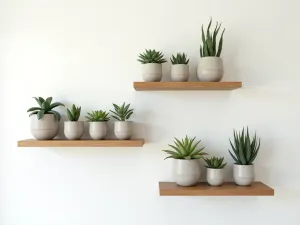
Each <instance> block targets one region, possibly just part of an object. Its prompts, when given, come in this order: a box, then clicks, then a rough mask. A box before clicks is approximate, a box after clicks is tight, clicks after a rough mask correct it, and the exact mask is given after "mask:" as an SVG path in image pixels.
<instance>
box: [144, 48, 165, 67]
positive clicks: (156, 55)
mask: <svg viewBox="0 0 300 225" xmlns="http://www.w3.org/2000/svg"><path fill="white" fill-rule="evenodd" d="M138 61H139V62H141V63H142V64H147V63H158V64H162V63H165V62H167V60H166V59H165V58H164V54H163V53H162V52H160V51H156V50H155V49H153V50H151V49H145V52H144V53H141V54H139V56H138Z"/></svg>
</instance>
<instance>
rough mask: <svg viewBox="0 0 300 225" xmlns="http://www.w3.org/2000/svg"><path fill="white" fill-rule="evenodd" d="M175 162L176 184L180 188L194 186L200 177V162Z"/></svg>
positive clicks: (179, 160) (180, 160) (194, 160)
mask: <svg viewBox="0 0 300 225" xmlns="http://www.w3.org/2000/svg"><path fill="white" fill-rule="evenodd" d="M174 160H175V167H174V169H175V171H174V179H175V182H176V184H178V185H180V186H192V185H195V184H196V183H197V182H198V181H199V178H200V176H201V168H200V162H199V160H198V159H192V160H183V159H174Z"/></svg>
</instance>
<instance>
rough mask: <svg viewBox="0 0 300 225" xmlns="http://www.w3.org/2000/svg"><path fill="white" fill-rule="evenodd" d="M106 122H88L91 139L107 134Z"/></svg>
mask: <svg viewBox="0 0 300 225" xmlns="http://www.w3.org/2000/svg"><path fill="white" fill-rule="evenodd" d="M107 131H108V124H107V122H90V128H89V133H90V136H91V138H92V139H94V140H102V139H105V137H106V136H107Z"/></svg>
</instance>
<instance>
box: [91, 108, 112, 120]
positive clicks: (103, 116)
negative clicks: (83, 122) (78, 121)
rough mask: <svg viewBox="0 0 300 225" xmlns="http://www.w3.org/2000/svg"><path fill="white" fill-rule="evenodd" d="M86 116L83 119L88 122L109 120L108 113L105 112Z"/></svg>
mask: <svg viewBox="0 0 300 225" xmlns="http://www.w3.org/2000/svg"><path fill="white" fill-rule="evenodd" d="M87 114H88V115H87V116H86V117H85V118H87V119H88V121H89V122H107V121H109V120H110V117H109V113H108V112H106V111H102V110H99V111H97V110H96V111H92V112H88V113H87Z"/></svg>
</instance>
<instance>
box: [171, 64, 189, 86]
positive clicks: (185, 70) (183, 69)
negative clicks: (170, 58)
mask: <svg viewBox="0 0 300 225" xmlns="http://www.w3.org/2000/svg"><path fill="white" fill-rule="evenodd" d="M188 79H189V66H188V65H186V64H175V65H172V66H171V80H172V81H177V82H186V81H188Z"/></svg>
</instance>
